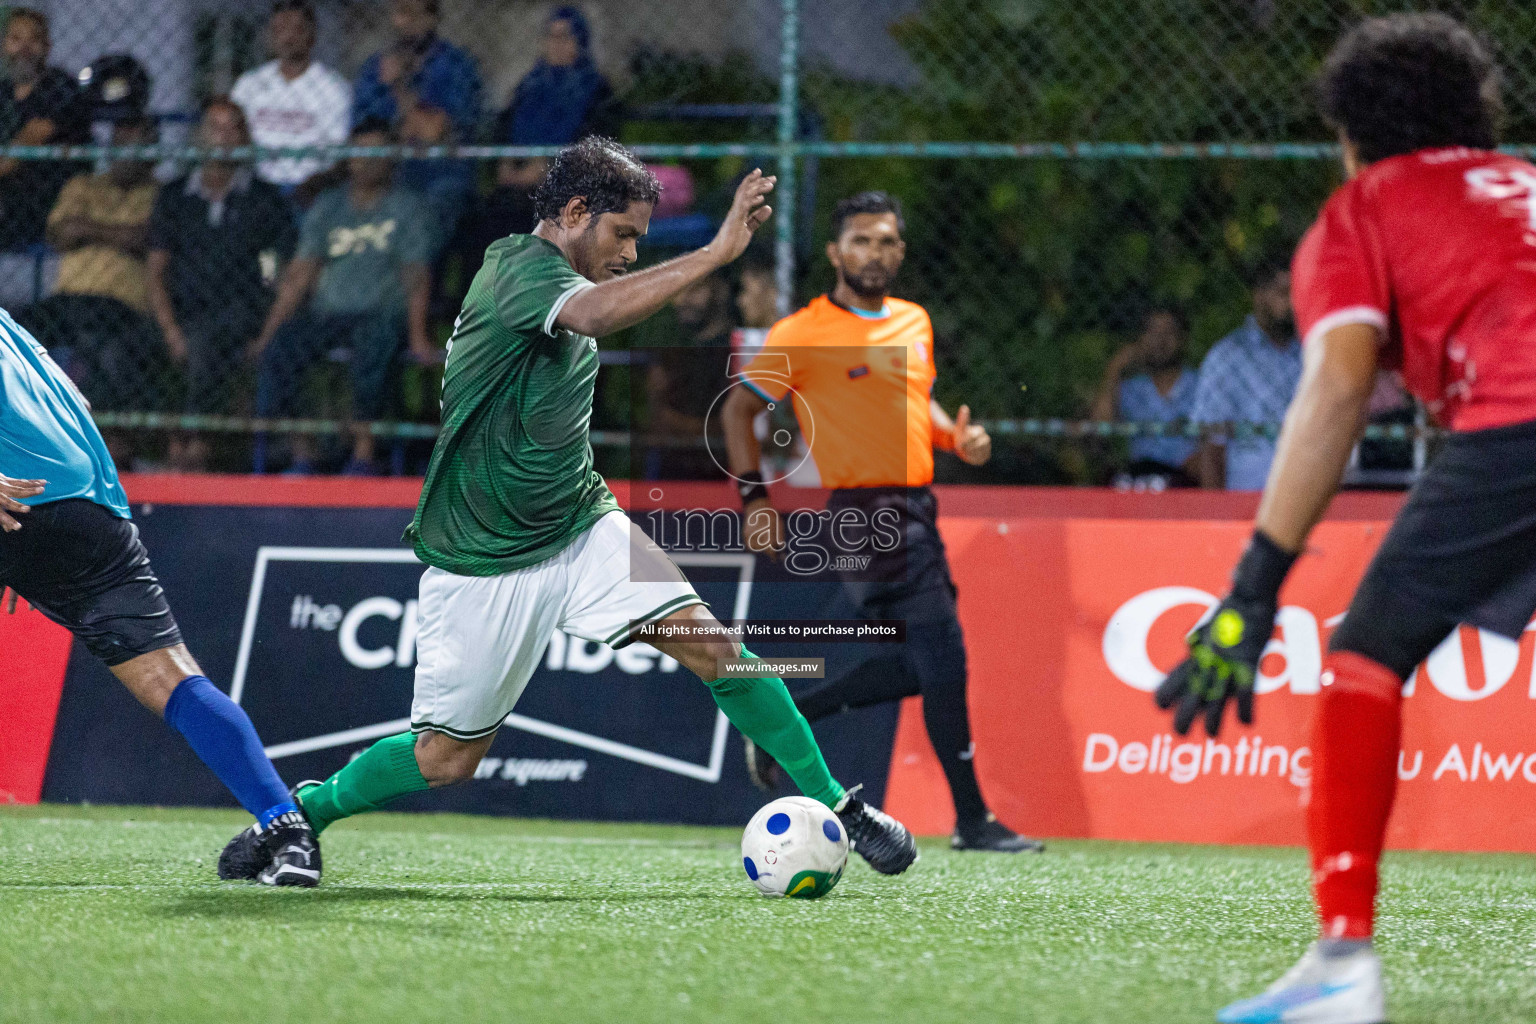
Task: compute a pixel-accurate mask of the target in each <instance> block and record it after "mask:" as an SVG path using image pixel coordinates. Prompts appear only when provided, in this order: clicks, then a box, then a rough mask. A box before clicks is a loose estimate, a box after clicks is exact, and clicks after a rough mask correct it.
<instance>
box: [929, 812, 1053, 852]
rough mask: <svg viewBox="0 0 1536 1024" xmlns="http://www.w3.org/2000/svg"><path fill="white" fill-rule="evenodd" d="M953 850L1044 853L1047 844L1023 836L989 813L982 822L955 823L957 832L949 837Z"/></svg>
mask: <svg viewBox="0 0 1536 1024" xmlns="http://www.w3.org/2000/svg"><path fill="white" fill-rule="evenodd" d="M949 847H950V849H952V850H982V851H985V852H987V853H1044V852H1045V844H1044V843H1042V842H1041V841H1040V840H1038V839H1031V838H1029V837H1028V836H1021V835H1019V834H1018V833H1017V832H1015V831H1013V829H1011V828H1009V827H1008V826H1007V825H1004V824H1003V823H1002V822H1000V821H998V820H997V815H995V814H988V815H987V816H986V817H985V818H983V819H982V820H981V821H980V822H976V823H973V824H959V823H957V824H956V825H955V834H954V835H952V836H950V837H949Z"/></svg>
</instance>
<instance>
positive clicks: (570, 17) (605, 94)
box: [496, 7, 618, 233]
mask: <svg viewBox="0 0 1536 1024" xmlns="http://www.w3.org/2000/svg"><path fill="white" fill-rule="evenodd" d="M617 133H618V110H617V105H616V104H615V102H614V97H613V87H612V86H610V85H609V84H608V79H606V78H604V77H603V74H602V72H601V71H599V70H597V64H596V63H594V62H593V60H592V30H591V29H590V28H589V27H588V25H587V18H586V15H584V14H582V13H581V11H580V10H579V9H577V8H575V7H556V8H555V9H554V11H552V12H551V13H550V15H549V19H548V20H547V21H545V23H544V35H543V36H542V37H541V38H540V40H539V60H538V63H536V64H534V66H533V69H532V70H531V71H529V72H528V73H527V74H526V75H524V76H523V79H522V81H520V82H518V83H517V88H516V89H514V90H513V92H512V101H511V102H510V103H509V104H508V105H507V108H506V109H505V110H503V111H502V113H501V132H500V134H501V141H503V142H508V143H511V144H512V145H514V146H564V145H568V144H569V143H572V142H575V141H576V140H577V139H580V138H583V137H584V136H587V135H609V136H612V135H615V134H617ZM548 169H549V161H548V160H546V159H544V158H542V157H535V158H533V159H529V160H503V161H501V163H500V164H498V166H497V171H496V184H497V187H498V191H503V192H505V193H510V195H508V196H507V198H509V199H510V198H518V199H522V200H523V202H524V203H525V204H526V206H527V209H526V210H520V212H522V214H523V216H522V218H521V219H520V220H519V222H518V223H519V224H526V225H527V226H518V225H513V226H512V227H511V231H529V230H532V225H533V206H532V201H531V200H529V199H528V194H529V193H531V192H532V191H533V190H534V189H535V188H536V187H537V186H538V184H539V182H541V181H543V180H544V173H545V171H547V170H548ZM508 233H510V232H508Z"/></svg>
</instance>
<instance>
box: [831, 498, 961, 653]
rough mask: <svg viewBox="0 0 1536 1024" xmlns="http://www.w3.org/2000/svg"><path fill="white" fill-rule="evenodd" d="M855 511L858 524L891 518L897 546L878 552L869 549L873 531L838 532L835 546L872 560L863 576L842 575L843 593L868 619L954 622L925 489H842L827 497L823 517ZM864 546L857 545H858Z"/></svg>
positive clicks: (935, 515) (935, 507)
mask: <svg viewBox="0 0 1536 1024" xmlns="http://www.w3.org/2000/svg"><path fill="white" fill-rule="evenodd" d="M842 509H858V510H859V511H860V512H861V513H862V516H861V517H860V518H861V519H862V521H863V522H865V523H867V524H873V523H874V522H875V514H876V513H877V512H879V511H881V510H886V515H887V516H894V519H895V521H896V523H897V524H898V526H897V529H898V530H899V531H900V533H901V542H900V543H899V544H897V545H896V546H895V548H893V549H889V550H882V547H881V546H880V545H877V544H875V543H873V540H874V536H873V535H874V534H875V532H876V531H875V527H874V526H873V525H870V526H868V527H867V528H866V529H865V531H864V532H863V533H860V532H859V529H858V528H857V527H856V526H855V527H853V528H849V527H847V526H842V527H839V529H838V530H837V534H838V541H837V545H835V546H839V547H840V546H841V545H844V544H847V545H851V546H852V548H853V549H856V550H858V551H861V552H868V553H870V554H871V560H870V564H869V565H868V566H867V567H866V568H865V569H863V570H860V571H859V572H856V573H853V572H849V573H842V574H840V575H841V578H842V584H843V589H844V590H845V591H846V592H847V594H848V596H849V597H850V598H852V600H853V602H854V604H855V605H857V606H858V608H859V610H860V612H861V613H862V614H863V615H864V616H865V617H866V618H871V619H904V620H906V621H907V622H909V623H927V622H944V621H946V620H949V619H954V618H955V617H956V614H955V583H954V580H953V579H952V578H951V577H950V575H949V557H948V555H946V554H945V552H944V541H943V539H942V538H941V537H940V536H939V502H938V499H937V498H935V497H934V495H933V491H931V490H929V489H928V488H927V487H845V488H841V489H838V490H835V491H833V492H832V494H831V496H830V497H828V499H827V511H829V512H831V513H833V514H834V516H835V515H836V514H837V513H838V512H839V511H840V510H842ZM861 538H862V539H863V540H865V541H866V543H863V544H860V543H858V541H859V540H860V539H861Z"/></svg>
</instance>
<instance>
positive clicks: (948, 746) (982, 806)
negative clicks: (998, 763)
mask: <svg viewBox="0 0 1536 1024" xmlns="http://www.w3.org/2000/svg"><path fill="white" fill-rule="evenodd" d="M906 650H907V657H908V661H909V664H910V665H911V667H912V671H913V673H914V675H916V677H917V683H918V686H919V688H920V690H921V692H922V696H923V723H924V724H925V725H927V727H928V739H929V741H930V742H931V743H932V744H933V750H934V753H936V754H937V755H938V757H939V765H940V766H941V767H942V768H943V769H944V777H945V778H946V779H947V780H948V781H949V793H950V796H951V797H953V798H954V801H955V820H956V821H957V822H958V823H960V824H971V823H978V822H982V821H985V820H986V816H987V805H986V802H985V801H984V800H982V798H981V787H980V786H978V785H977V783H976V767H975V763H974V761H973V760H972V754H973V753H974V751H973V749H972V747H971V719H970V711H969V709H968V708H967V707H966V701H965V686H966V674H967V673H966V665H965V638H964V636H963V635H962V634H961V632H960V623H959V622H958V621H956V620H955V619H948V620H946V621H944V622H932V623H908V624H907V643H906Z"/></svg>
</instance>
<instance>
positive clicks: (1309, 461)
mask: <svg viewBox="0 0 1536 1024" xmlns="http://www.w3.org/2000/svg"><path fill="white" fill-rule="evenodd" d="M1380 344H1381V332H1380V331H1379V330H1378V329H1377V328H1375V327H1372V326H1370V325H1368V324H1345V325H1342V326H1339V327H1335V328H1334V329H1333V330H1331V331H1329V332H1328V333H1327V334H1325V335H1323V337H1321V338H1319V339H1317V340H1316V341H1314V342H1311V343H1309V344H1308V345H1307V350H1306V356H1305V359H1306V361H1305V364H1304V365H1303V368H1302V374H1301V384H1300V387H1299V388H1298V389H1297V392H1296V397H1295V399H1294V400H1292V402H1291V407H1290V409H1289V410H1288V411H1287V412H1286V414H1285V426H1284V427H1282V428H1281V431H1280V442H1279V446H1278V448H1277V451H1276V454H1275V461H1274V464H1273V465H1272V466H1271V467H1270V470H1269V481H1268V482H1267V483H1266V485H1265V487H1264V498H1263V501H1262V502H1260V504H1259V515H1258V519H1257V521H1256V523H1255V524H1254V525H1255V529H1254V532H1253V539H1252V540H1251V541H1249V544H1248V549H1247V551H1245V552H1244V553H1243V558H1242V561H1241V562H1239V563H1238V566H1237V570H1236V571H1235V572H1234V573H1233V574H1232V589H1231V591H1230V592H1229V593H1228V594H1227V596H1226V598H1225V599H1224V600H1223V601H1222V602H1221V604H1220V605H1218V606H1217V608H1216V611H1215V614H1213V615H1212V616H1211V617H1210V619H1209V620H1207V621H1206V622H1205V623H1204V624H1203V625H1201V626H1200V627H1199V628H1198V629H1196V630H1195V631H1194V632H1193V633H1192V634H1190V637H1189V651H1190V656H1189V658H1188V659H1186V660H1185V661H1183V662H1181V663H1180V664H1179V665H1177V666H1176V667H1175V668H1174V670H1173V671H1172V672H1170V673H1168V677H1167V678H1166V679H1164V680H1163V682H1162V685H1160V686H1159V687H1158V688H1157V693H1156V700H1157V706H1158V707H1160V708H1164V709H1167V708H1173V709H1174V712H1173V727H1174V729H1176V730H1177V731H1178V732H1180V733H1184V732H1187V731H1188V730H1189V727H1190V726H1191V725H1192V724H1193V723H1194V720H1195V719H1196V718H1197V717H1201V716H1203V717H1204V719H1205V731H1206V732H1207V733H1208V734H1209V735H1211V736H1215V735H1216V733H1217V731H1218V730H1219V729H1220V728H1221V718H1222V712H1223V710H1224V709H1225V707H1226V704H1227V700H1228V699H1229V698H1231V699H1234V700H1235V701H1236V702H1237V717H1238V720H1239V721H1241V722H1243V723H1245V724H1246V723H1251V722H1252V721H1253V687H1254V682H1255V681H1256V677H1257V675H1258V670H1259V661H1260V659H1261V658H1263V656H1264V647H1265V645H1266V644H1268V643H1269V637H1270V634H1271V633H1273V632H1274V629H1275V613H1276V611H1277V610H1278V607H1279V603H1280V585H1281V584H1282V583H1284V582H1285V577H1286V574H1287V573H1289V572H1290V569H1291V565H1292V563H1294V562H1295V560H1296V556H1297V555H1298V554H1300V552H1301V549H1302V547H1303V546H1305V544H1306V542H1307V536H1308V535H1309V534H1310V533H1311V532H1312V528H1313V527H1314V526H1316V525H1317V521H1318V520H1319V519H1321V518H1322V516H1323V513H1324V512H1325V511H1326V510H1327V508H1328V503H1329V502H1330V501H1332V500H1333V496H1334V494H1335V493H1336V492H1337V491H1338V489H1339V481H1340V480H1341V479H1342V478H1343V476H1344V468H1345V466H1347V465H1348V464H1349V453H1350V450H1351V449H1353V448H1354V446H1355V442H1356V441H1357V440H1358V439H1359V437H1360V430H1361V428H1362V427H1363V426H1364V424H1365V415H1366V410H1367V407H1368V406H1369V404H1370V399H1371V390H1372V387H1373V386H1374V384H1375V381H1376V356H1377V351H1378V349H1379V347H1380Z"/></svg>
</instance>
